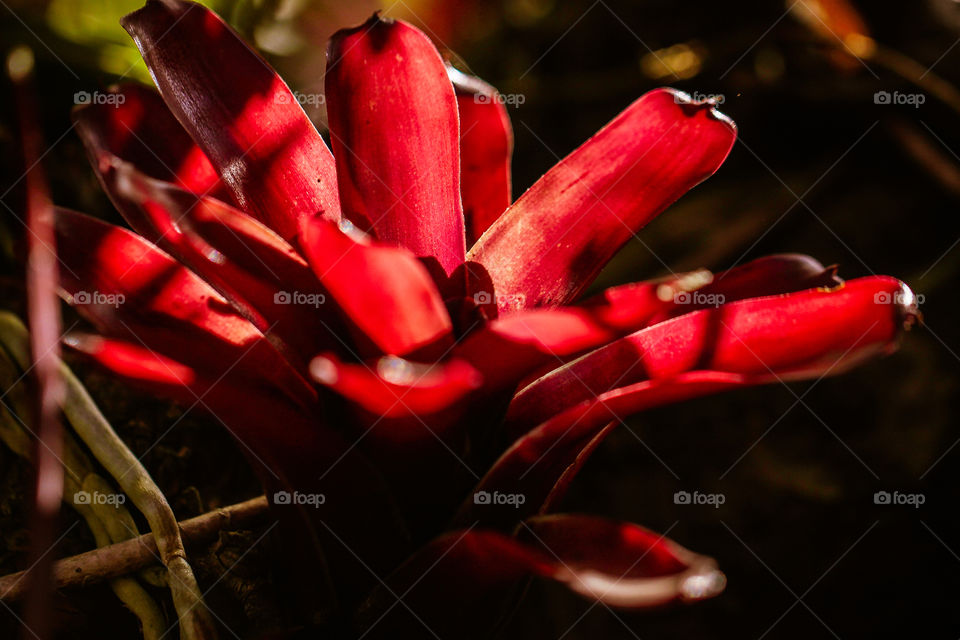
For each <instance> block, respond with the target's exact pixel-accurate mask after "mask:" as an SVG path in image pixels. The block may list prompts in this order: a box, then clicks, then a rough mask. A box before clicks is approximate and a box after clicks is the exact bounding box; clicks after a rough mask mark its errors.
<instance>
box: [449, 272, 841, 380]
mask: <svg viewBox="0 0 960 640" xmlns="http://www.w3.org/2000/svg"><path fill="white" fill-rule="evenodd" d="M840 282H841V281H840V280H839V279H838V278H837V277H836V274H835V269H824V267H823V266H822V265H821V264H820V263H819V262H817V261H816V260H814V259H813V258H810V257H809V256H804V255H799V254H784V255H774V256H768V257H765V258H759V259H757V260H754V261H753V262H749V263H747V264H745V265H743V266H741V267H737V268H735V269H731V270H730V271H725V272H721V273H718V274H717V275H716V276H714V275H712V274H711V273H710V272H709V271H704V270H701V271H693V272H690V273H682V274H677V275H674V276H670V277H668V278H661V279H659V280H651V281H647V282H636V283H631V284H627V285H622V286H618V287H613V288H611V289H607V290H606V291H604V292H603V293H601V294H599V295H597V296H594V297H593V298H590V299H588V300H586V301H585V302H584V303H583V304H582V305H580V306H577V307H561V308H557V309H534V310H531V311H527V312H520V313H511V314H507V315H505V316H503V317H501V318H499V319H497V320H494V321H492V322H491V323H489V324H488V325H487V326H485V327H484V328H482V329H480V330H478V331H476V332H475V333H474V334H472V335H471V336H469V337H468V338H467V339H466V340H465V341H464V342H463V344H462V345H460V346H458V347H457V348H456V349H455V351H454V352H455V353H456V354H457V355H459V356H460V357H463V358H465V359H466V360H469V361H470V362H471V363H472V364H474V366H476V367H478V368H479V369H480V371H481V372H482V373H483V376H484V385H485V386H486V387H487V388H490V389H494V388H495V389H500V388H501V387H504V386H507V385H509V384H516V383H517V382H518V381H519V380H520V379H521V378H522V377H524V376H526V375H527V374H530V375H531V376H536V377H540V375H541V374H546V373H548V372H549V369H548V370H539V368H546V367H549V366H550V365H553V367H554V368H555V367H556V365H557V364H558V363H560V364H562V363H563V361H564V360H565V359H566V358H567V357H569V356H571V355H573V354H576V353H581V352H583V351H586V350H588V349H593V348H596V347H599V346H601V345H603V344H606V343H607V342H609V341H611V340H613V339H615V338H618V337H620V336H623V335H626V334H627V333H631V332H633V331H636V330H638V329H641V328H643V327H646V326H649V325H651V324H655V323H657V322H660V321H662V320H665V319H668V318H671V317H675V316H678V315H682V314H684V313H689V312H691V311H696V310H699V309H704V308H709V307H711V306H715V305H716V302H717V301H724V302H733V301H736V300H742V299H744V298H748V297H755V296H767V295H776V294H782V293H790V292H793V291H799V290H802V289H808V288H811V287H820V286H836V285H838V284H840ZM534 370H537V372H536V373H531V372H532V371H534ZM531 381H532V380H531Z"/></svg>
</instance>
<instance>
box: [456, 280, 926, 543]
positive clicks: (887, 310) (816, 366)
mask: <svg viewBox="0 0 960 640" xmlns="http://www.w3.org/2000/svg"><path fill="white" fill-rule="evenodd" d="M916 313H917V311H916V306H915V303H914V300H913V294H912V293H911V292H910V290H909V289H907V288H906V286H905V285H903V284H902V283H901V282H899V281H897V280H894V279H892V278H886V277H871V278H861V279H858V280H853V281H851V282H849V283H847V284H846V285H845V286H844V287H843V288H841V289H839V290H837V291H829V292H828V291H820V290H811V291H804V292H800V293H794V294H790V295H786V296H780V297H770V298H754V299H749V300H744V301H742V302H736V303H732V304H730V305H726V306H724V307H721V308H720V309H718V310H713V311H698V312H695V313H690V314H687V315H684V316H681V317H679V318H676V319H674V320H670V321H667V322H662V323H660V324H657V325H654V326H652V327H649V328H647V329H644V330H642V331H638V332H637V333H635V334H632V335H631V336H628V337H626V338H622V339H620V340H618V341H616V342H614V343H612V344H611V345H609V346H607V347H604V348H603V349H599V350H597V351H594V352H592V353H589V354H587V355H586V356H583V357H582V358H579V359H578V360H574V361H573V362H571V363H570V364H568V365H565V366H564V367H560V368H559V369H557V370H556V371H554V372H553V373H551V374H549V375H548V376H545V377H544V378H541V379H540V380H538V381H537V382H535V383H534V384H532V385H530V386H528V387H527V388H526V389H524V390H523V391H521V392H520V393H519V394H518V395H517V396H516V398H515V400H514V403H513V404H512V405H511V410H510V413H509V415H508V434H507V435H508V437H509V438H511V439H513V438H517V440H516V441H515V442H514V443H513V445H512V446H511V447H510V448H509V449H508V450H507V451H506V452H505V453H504V454H503V455H502V456H501V457H500V459H499V460H498V461H497V462H496V463H495V464H494V465H493V467H492V468H491V469H490V471H489V472H488V473H487V475H486V476H485V477H484V479H483V480H482V481H481V483H480V485H479V486H478V490H482V491H488V492H493V491H500V492H502V493H522V494H523V495H524V496H525V497H526V502H525V504H524V505H522V506H521V508H518V509H510V510H509V512H508V510H503V509H501V510H493V511H490V510H487V511H479V510H478V507H477V505H474V504H473V503H472V502H470V501H468V502H466V503H464V504H463V505H462V507H461V509H460V512H459V514H458V517H457V519H456V521H457V522H460V523H464V522H474V521H476V520H478V519H481V520H482V521H483V522H485V523H490V524H493V523H496V524H498V525H499V526H502V527H506V528H508V529H509V527H511V526H512V524H513V523H515V522H516V521H517V520H518V519H522V518H523V517H525V516H526V515H528V514H532V513H537V512H538V511H542V510H546V509H548V508H549V507H550V506H551V504H552V503H553V501H555V500H556V499H557V498H558V497H559V496H560V495H561V494H562V491H563V489H564V488H565V487H566V485H567V484H569V481H570V480H571V478H572V475H573V474H575V473H576V471H577V470H578V469H579V466H580V465H581V464H582V463H583V461H584V459H585V458H586V456H587V455H589V453H590V452H591V451H592V450H593V448H594V447H596V446H597V444H599V441H600V440H601V439H602V437H603V436H604V435H606V433H608V432H609V429H608V428H606V427H607V425H608V424H610V423H611V422H613V423H615V424H618V423H619V422H620V421H621V420H623V419H624V418H625V417H626V416H628V415H630V414H633V413H637V412H639V411H643V410H646V409H649V408H652V407H656V406H661V405H664V404H669V403H673V402H678V401H681V400H686V399H689V398H694V397H699V396H702V395H705V394H710V393H716V392H719V391H723V390H727V389H733V388H737V387H743V386H748V385H756V384H765V383H771V382H778V381H783V380H792V379H798V378H808V377H816V376H823V375H835V374H838V373H841V372H843V371H846V370H847V369H849V368H850V367H852V366H853V365H856V364H858V363H860V362H861V361H863V360H864V359H865V358H867V357H870V356H872V355H876V354H879V353H888V352H890V351H892V350H893V349H894V348H895V347H896V343H897V340H898V338H899V336H900V334H901V332H902V328H903V326H904V325H905V324H909V323H912V322H913V321H914V320H915V318H916ZM538 401H539V402H541V403H543V402H545V403H547V404H545V405H537V404H536V402H538ZM541 421H542V422H541ZM538 422H540V424H539V426H536V427H535V428H532V429H531V426H533V425H536V424H537V423H538Z"/></svg>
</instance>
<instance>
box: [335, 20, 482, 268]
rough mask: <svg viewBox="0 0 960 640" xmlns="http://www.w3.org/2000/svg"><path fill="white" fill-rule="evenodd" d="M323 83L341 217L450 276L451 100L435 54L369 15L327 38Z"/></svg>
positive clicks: (454, 147)
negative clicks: (353, 220) (433, 262)
mask: <svg viewBox="0 0 960 640" xmlns="http://www.w3.org/2000/svg"><path fill="white" fill-rule="evenodd" d="M325 82H326V85H325V86H326V95H327V110H328V114H329V118H330V138H331V145H332V147H333V151H334V156H335V157H336V159H337V177H338V179H339V184H340V193H341V198H342V199H343V209H344V212H345V215H346V216H347V217H348V218H349V217H352V216H356V217H357V218H358V219H359V220H360V221H361V222H362V224H363V225H364V226H369V228H372V229H373V230H374V231H375V232H376V235H377V237H378V238H379V239H380V240H381V241H382V242H384V243H387V244H391V245H397V246H401V247H406V248H407V249H409V250H410V251H412V252H413V253H414V254H415V255H417V256H422V257H433V258H436V260H437V261H438V262H439V264H440V266H441V267H442V268H443V269H444V270H445V271H446V272H447V273H448V274H449V273H451V272H452V271H453V270H454V269H456V268H457V267H459V266H460V265H461V264H462V263H463V257H464V252H465V244H464V242H465V241H464V232H463V211H462V209H461V205H460V151H459V145H458V125H457V103H456V99H455V98H454V93H453V87H452V86H451V84H450V81H449V80H448V79H447V73H446V68H445V67H444V64H443V60H442V59H441V58H440V54H439V53H438V52H437V50H436V48H435V47H434V46H433V44H432V43H431V42H430V40H429V39H428V38H427V37H426V36H425V35H424V34H423V33H421V32H420V31H419V30H417V29H415V28H414V27H412V26H410V25H409V24H406V23H405V22H401V21H394V20H387V19H382V18H380V17H379V16H378V15H374V16H373V17H372V18H371V19H370V20H369V21H367V22H366V23H365V24H363V25H361V26H359V27H357V28H355V29H350V30H346V31H340V32H338V33H336V34H334V36H333V38H332V39H331V41H330V48H329V51H328V64H327V75H326V78H325Z"/></svg>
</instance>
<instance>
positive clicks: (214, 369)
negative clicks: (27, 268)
mask: <svg viewBox="0 0 960 640" xmlns="http://www.w3.org/2000/svg"><path fill="white" fill-rule="evenodd" d="M57 239H58V243H59V244H60V245H61V247H62V249H61V254H60V258H61V262H62V268H61V271H60V286H61V287H62V288H63V290H64V292H65V294H66V296H67V300H68V302H70V303H71V304H73V305H74V306H75V307H76V308H77V310H78V311H79V312H80V313H81V314H82V315H84V316H85V317H87V318H88V319H89V320H91V321H92V322H93V323H94V324H95V325H97V327H98V329H99V330H100V332H101V333H105V334H107V335H111V336H114V337H118V338H122V339H125V340H127V341H130V342H133V343H134V344H140V343H141V342H142V343H143V344H145V345H146V346H147V347H149V349H151V350H153V351H156V352H157V353H159V354H160V355H162V356H165V357H168V358H172V359H174V360H177V361H180V362H183V363H184V364H186V365H187V366H191V367H194V368H197V369H202V370H204V371H207V372H208V373H209V374H210V376H209V377H211V378H212V379H217V378H219V377H221V376H227V375H229V376H231V377H232V378H233V379H242V380H246V381H249V382H250V383H251V384H258V385H262V386H263V387H264V388H269V389H275V390H277V391H278V392H280V393H281V394H285V395H287V396H288V397H290V398H292V399H294V400H296V401H297V402H300V403H302V404H311V403H313V402H314V401H315V399H316V393H315V391H314V390H313V388H312V387H310V385H309V384H307V382H306V381H305V380H304V379H303V378H302V377H300V376H299V375H298V374H297V373H296V372H295V371H294V369H293V368H291V366H290V365H289V364H288V363H287V362H286V361H285V360H284V359H283V357H282V356H280V354H279V353H278V352H277V351H276V350H275V349H274V347H273V346H272V345H270V343H269V342H268V341H267V340H266V339H265V337H264V335H263V334H262V333H261V332H260V331H258V330H257V329H256V328H255V327H254V326H253V325H252V324H250V323H249V322H248V321H247V320H246V319H245V318H243V317H242V316H241V315H240V314H239V312H237V311H236V310H235V309H234V308H233V307H231V306H230V304H229V303H228V302H227V301H226V300H225V299H224V298H222V297H221V296H220V295H219V294H218V293H217V292H216V291H214V290H213V289H212V288H211V287H210V286H209V285H208V284H206V283H205V282H203V281H202V280H201V279H200V278H198V277H197V276H196V275H195V274H194V273H193V272H191V271H189V270H188V269H186V268H185V267H183V266H181V265H180V264H178V263H177V262H175V261H174V260H173V259H172V258H171V257H170V256H168V255H167V254H165V253H163V252H162V251H160V250H159V249H157V248H156V247H155V246H153V245H152V244H150V243H149V242H147V241H146V240H144V239H143V238H141V237H140V236H137V235H135V234H133V233H130V232H129V231H126V230H125V229H121V228H120V227H114V226H112V225H109V224H106V223H104V222H100V221H99V220H96V219H94V218H90V217H88V216H84V215H82V214H79V213H75V212H72V211H67V210H64V209H58V210H57Z"/></svg>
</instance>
